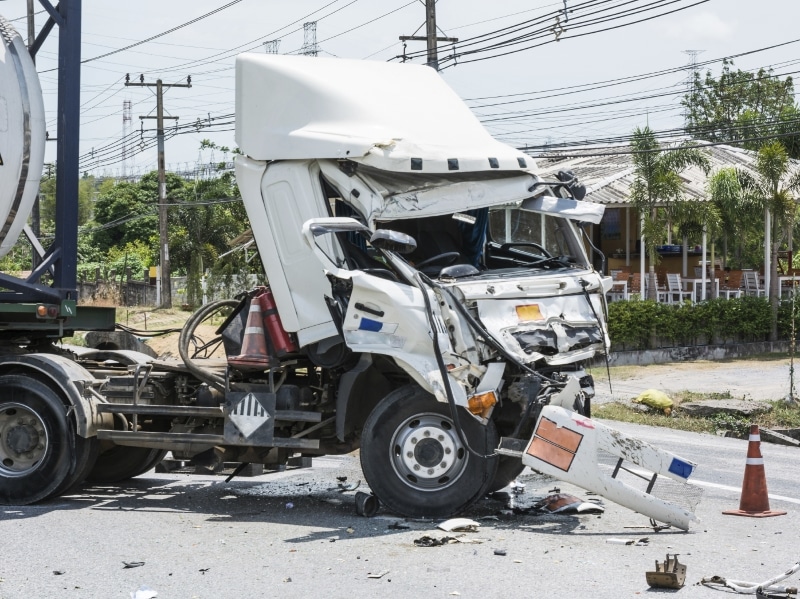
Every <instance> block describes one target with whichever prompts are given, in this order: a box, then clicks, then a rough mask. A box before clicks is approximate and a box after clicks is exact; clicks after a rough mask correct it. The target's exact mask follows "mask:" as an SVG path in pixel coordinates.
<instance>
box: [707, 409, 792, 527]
mask: <svg viewBox="0 0 800 599" xmlns="http://www.w3.org/2000/svg"><path fill="white" fill-rule="evenodd" d="M722 513H723V514H728V515H730V516H750V517H751V518H766V517H768V516H783V515H784V514H786V512H782V511H779V510H771V509H769V496H768V494H767V477H766V476H765V475H764V458H762V457H761V435H760V434H759V432H758V425H757V424H752V425H750V444H749V445H748V446H747V464H746V465H745V467H744V481H742V498H741V499H740V500H739V509H738V510H726V511H724V512H722Z"/></svg>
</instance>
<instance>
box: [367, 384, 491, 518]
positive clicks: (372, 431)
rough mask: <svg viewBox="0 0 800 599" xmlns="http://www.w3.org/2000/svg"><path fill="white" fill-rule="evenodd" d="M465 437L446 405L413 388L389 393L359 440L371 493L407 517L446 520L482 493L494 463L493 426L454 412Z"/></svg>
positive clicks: (478, 497) (371, 415)
mask: <svg viewBox="0 0 800 599" xmlns="http://www.w3.org/2000/svg"><path fill="white" fill-rule="evenodd" d="M459 410H461V412H460V413H459V422H460V424H461V426H462V428H463V432H464V437H465V439H466V441H467V443H469V447H470V448H472V449H473V450H474V451H475V452H476V453H477V454H478V455H475V454H473V453H471V452H470V451H469V450H468V449H467V447H465V445H464V443H463V442H462V441H461V437H460V436H459V434H458V431H457V430H456V427H455V423H454V422H453V419H452V417H451V414H450V406H448V405H447V404H445V403H441V402H438V401H436V399H435V398H434V397H433V396H431V395H430V394H429V393H427V392H426V391H424V390H423V389H422V388H420V387H418V386H416V385H407V386H404V387H401V388H399V389H396V390H395V391H392V392H391V393H389V395H387V396H386V397H385V398H384V399H383V400H382V401H381V402H380V403H379V404H378V405H377V406H376V407H375V409H374V410H373V411H372V413H371V414H370V415H369V417H368V418H367V421H366V423H365V424H364V431H363V434H362V438H361V467H362V470H363V472H364V478H366V480H367V483H368V484H369V487H370V489H371V490H372V492H373V493H374V494H375V495H376V496H377V497H378V499H379V500H380V501H381V503H383V504H384V505H385V506H386V507H388V508H389V509H390V510H392V511H395V512H397V513H399V514H402V515H403V516H407V517H409V518H446V517H448V516H452V515H454V514H457V513H459V512H462V511H463V510H465V509H466V508H468V507H469V506H470V505H472V504H473V503H475V502H476V501H477V500H478V499H480V498H481V497H483V496H484V495H485V494H486V490H487V489H488V488H489V485H490V484H491V483H492V481H493V480H494V478H495V473H496V471H497V464H498V459H497V458H496V457H494V456H491V454H492V452H493V451H494V449H495V448H496V447H497V430H496V428H495V425H494V423H493V422H491V421H490V422H489V423H488V424H486V425H483V424H481V423H479V422H478V421H477V420H475V418H474V417H472V416H471V415H470V414H468V413H467V412H466V411H464V410H462V409H461V408H459Z"/></svg>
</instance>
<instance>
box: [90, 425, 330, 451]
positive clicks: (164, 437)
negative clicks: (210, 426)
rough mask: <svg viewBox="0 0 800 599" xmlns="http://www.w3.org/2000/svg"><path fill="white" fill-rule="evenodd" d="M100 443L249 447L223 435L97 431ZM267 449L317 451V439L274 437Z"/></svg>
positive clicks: (163, 446) (166, 447) (161, 446)
mask: <svg viewBox="0 0 800 599" xmlns="http://www.w3.org/2000/svg"><path fill="white" fill-rule="evenodd" d="M97 438H98V439H100V440H101V441H113V442H114V443H116V444H117V445H132V446H134V447H137V446H142V447H153V448H162V449H173V448H176V447H178V446H187V445H208V446H209V447H215V446H217V445H249V444H247V443H231V442H230V441H229V440H226V439H225V437H224V436H223V435H207V434H202V433H159V432H151V431H108V430H99V431H97ZM269 447H285V448H287V449H300V450H302V449H319V439H296V438H291V437H275V438H274V439H273V440H272V441H271V442H270V444H269Z"/></svg>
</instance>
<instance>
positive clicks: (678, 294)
mask: <svg viewBox="0 0 800 599" xmlns="http://www.w3.org/2000/svg"><path fill="white" fill-rule="evenodd" d="M666 297H667V303H670V304H674V303H676V300H677V303H681V302H683V300H684V298H686V299H688V300H689V301H690V302H692V303H694V292H693V291H688V290H685V289H684V288H683V282H682V281H681V276H680V275H679V274H678V273H675V272H668V273H667V292H666Z"/></svg>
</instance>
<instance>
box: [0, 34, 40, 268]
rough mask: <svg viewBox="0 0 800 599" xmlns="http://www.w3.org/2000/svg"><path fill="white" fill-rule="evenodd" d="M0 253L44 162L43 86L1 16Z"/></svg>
mask: <svg viewBox="0 0 800 599" xmlns="http://www.w3.org/2000/svg"><path fill="white" fill-rule="evenodd" d="M0 37H2V39H3V45H2V46H0V257H3V256H5V255H6V254H7V253H8V252H9V250H11V248H12V247H14V244H15V243H16V242H17V239H18V238H19V235H20V233H21V232H22V229H23V227H24V226H25V223H26V222H27V220H28V215H29V214H30V212H31V208H32V207H33V202H34V200H35V199H36V194H37V193H38V191H39V181H40V179H41V176H42V166H43V164H44V144H45V122H44V104H43V102H42V88H41V87H40V86H39V77H38V75H37V74H36V67H35V66H34V64H33V61H31V60H30V56H29V55H28V49H27V48H26V47H25V44H24V43H23V41H22V38H21V37H20V36H19V34H18V33H17V32H16V31H15V30H14V28H13V27H12V26H11V24H10V23H8V22H7V21H5V20H3V19H0Z"/></svg>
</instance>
